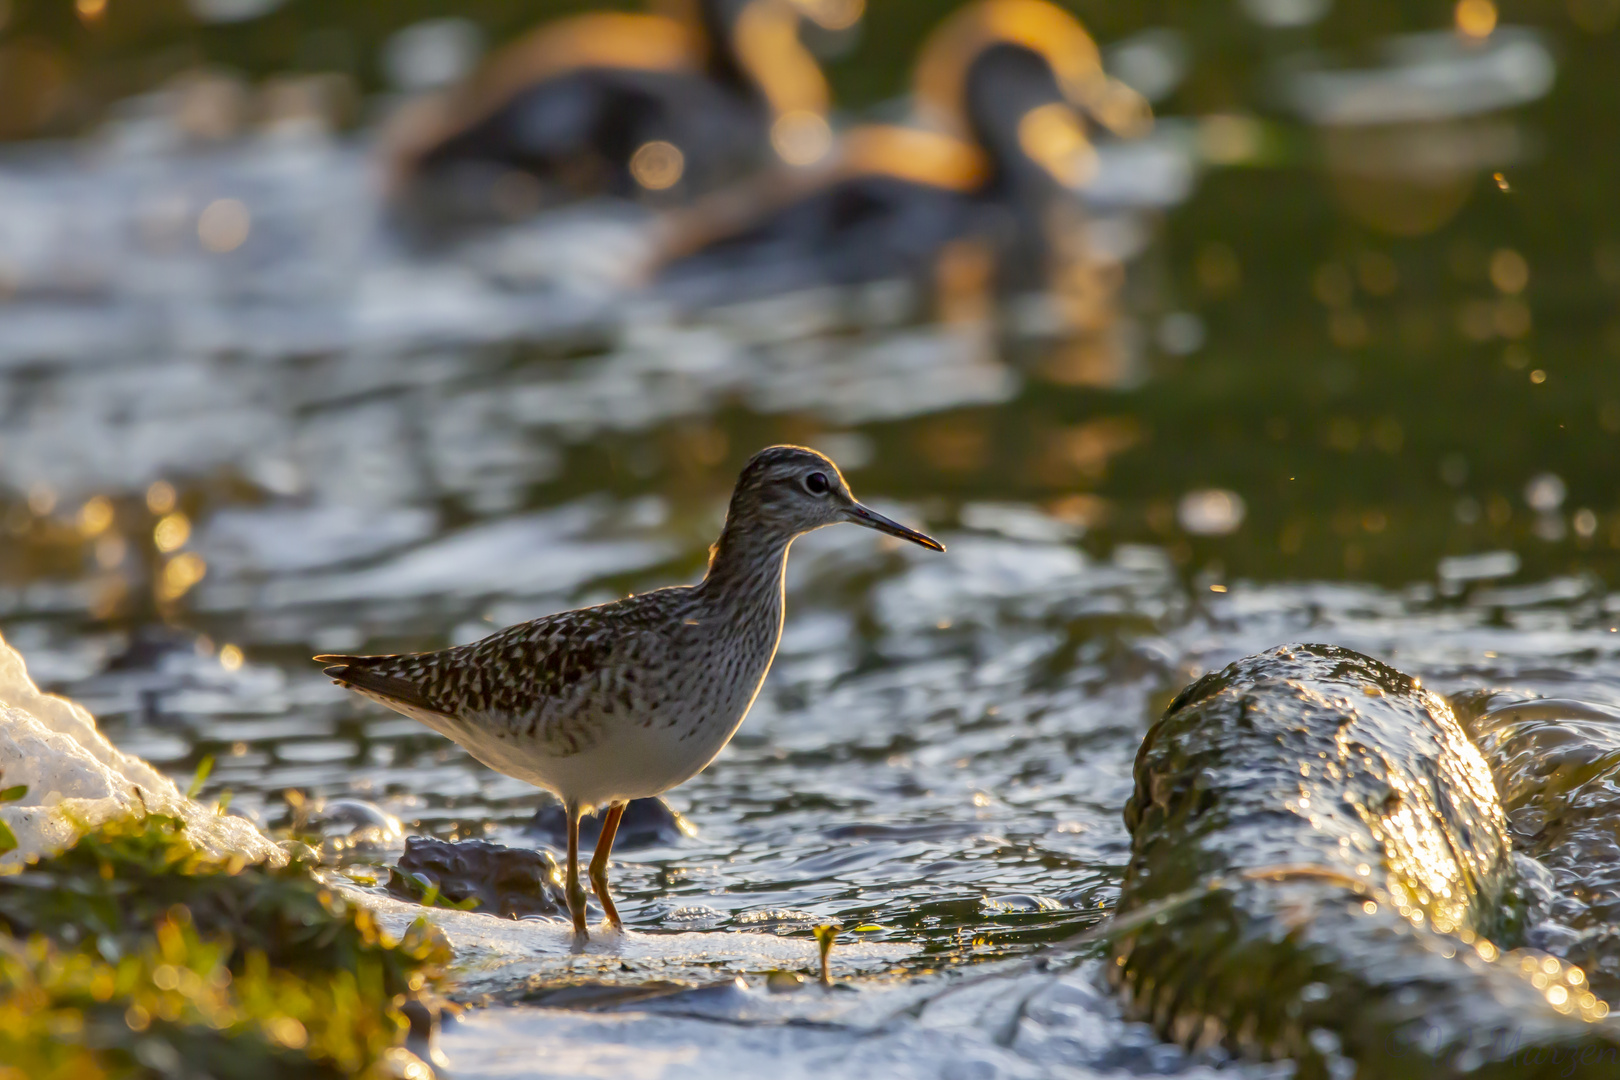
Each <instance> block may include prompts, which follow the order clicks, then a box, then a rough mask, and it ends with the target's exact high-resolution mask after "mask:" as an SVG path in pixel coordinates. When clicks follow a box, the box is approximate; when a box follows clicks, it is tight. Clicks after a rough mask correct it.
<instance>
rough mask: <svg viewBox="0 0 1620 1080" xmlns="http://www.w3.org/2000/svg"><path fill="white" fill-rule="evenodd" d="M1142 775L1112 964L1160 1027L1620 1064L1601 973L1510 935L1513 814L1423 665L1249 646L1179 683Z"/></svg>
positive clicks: (1445, 1067) (1434, 1062)
mask: <svg viewBox="0 0 1620 1080" xmlns="http://www.w3.org/2000/svg"><path fill="white" fill-rule="evenodd" d="M1135 778H1136V790H1135V793H1134V794H1133V795H1132V797H1131V799H1130V802H1129V804H1128V805H1127V807H1126V810H1125V821H1126V825H1127V826H1128V827H1129V829H1130V830H1131V833H1132V852H1131V861H1130V865H1129V867H1128V869H1127V871H1126V876H1125V881H1124V885H1123V888H1122V891H1121V897H1120V904H1119V908H1118V912H1117V914H1116V917H1115V922H1114V923H1113V925H1112V927H1111V928H1110V929H1109V930H1108V931H1107V933H1108V936H1109V937H1110V938H1111V940H1112V941H1113V943H1114V957H1113V958H1114V964H1113V965H1111V970H1112V972H1113V973H1114V975H1115V976H1116V979H1117V983H1118V986H1119V988H1120V990H1121V992H1122V994H1123V996H1124V997H1125V999H1126V1002H1127V1005H1128V1007H1129V1009H1130V1011H1132V1012H1133V1013H1134V1014H1135V1015H1137V1016H1139V1017H1141V1018H1142V1019H1145V1020H1147V1021H1149V1022H1150V1023H1152V1024H1153V1025H1154V1026H1155V1027H1156V1028H1157V1029H1158V1030H1159V1031H1160V1032H1161V1034H1163V1035H1164V1036H1166V1037H1167V1038H1171V1039H1173V1040H1176V1041H1178V1042H1182V1043H1184V1044H1188V1045H1193V1046H1199V1045H1216V1044H1218V1045H1222V1046H1224V1047H1225V1048H1226V1049H1227V1050H1228V1051H1231V1052H1235V1053H1237V1054H1240V1055H1243V1056H1249V1057H1259V1058H1282V1057H1292V1058H1295V1059H1297V1060H1298V1062H1299V1073H1298V1075H1301V1076H1306V1077H1316V1076H1323V1077H1325V1076H1330V1075H1332V1076H1337V1075H1340V1074H1341V1073H1344V1072H1346V1070H1347V1069H1348V1072H1349V1074H1350V1075H1358V1076H1368V1077H1372V1076H1376V1077H1388V1078H1395V1080H1398V1078H1405V1077H1411V1078H1413V1080H1417V1078H1424V1080H1427V1078H1430V1077H1450V1076H1457V1077H1461V1076H1464V1075H1467V1076H1476V1077H1484V1076H1504V1077H1505V1076H1513V1077H1534V1076H1541V1075H1546V1076H1554V1075H1557V1076H1565V1077H1568V1076H1580V1077H1585V1076H1591V1077H1597V1076H1613V1075H1616V1071H1615V1070H1616V1065H1617V1063H1620V1032H1617V1030H1616V1028H1615V1026H1614V1025H1613V1023H1612V1022H1608V1021H1603V1020H1601V1019H1600V1018H1601V1017H1602V1016H1603V1015H1604V1014H1605V1013H1606V1011H1607V1006H1606V1005H1605V1003H1603V1002H1601V1001H1599V1000H1598V999H1597V998H1596V997H1595V996H1594V995H1593V994H1592V993H1591V992H1590V990H1589V988H1588V987H1587V986H1586V985H1585V981H1584V973H1582V972H1580V971H1579V970H1578V969H1575V968H1573V967H1571V966H1570V965H1568V964H1566V963H1563V962H1561V961H1559V960H1557V959H1555V958H1553V957H1550V956H1545V955H1542V954H1537V953H1530V952H1528V951H1525V952H1518V953H1511V952H1505V950H1507V949H1510V948H1512V947H1513V946H1514V945H1515V944H1517V939H1518V938H1519V936H1520V935H1521V934H1522V923H1523V919H1524V909H1525V904H1524V901H1523V900H1522V899H1521V896H1520V893H1519V890H1518V888H1517V879H1516V876H1515V872H1514V863H1513V858H1512V852H1511V848H1510V843H1509V840H1508V832H1507V825H1506V819H1505V817H1504V814H1503V811H1502V807H1501V804H1500V802H1499V800H1498V798H1497V794H1496V789H1495V786H1494V784H1493V782H1492V779H1491V774H1490V771H1489V769H1488V768H1487V767H1486V764H1485V761H1484V759H1483V758H1482V757H1481V755H1480V753H1479V751H1478V749H1477V748H1476V747H1475V746H1474V744H1473V743H1472V742H1470V741H1469V739H1468V737H1467V735H1466V734H1465V733H1464V731H1463V729H1462V728H1461V726H1460V725H1459V724H1458V722H1457V720H1456V718H1455V717H1454V716H1453V715H1452V713H1451V710H1450V708H1449V706H1448V705H1447V704H1446V702H1445V701H1444V700H1443V699H1441V698H1440V697H1438V696H1437V695H1434V694H1432V693H1429V692H1427V691H1425V690H1423V689H1422V688H1421V686H1420V685H1419V683H1418V681H1417V680H1416V679H1413V678H1411V677H1410V676H1407V675H1405V674H1402V673H1401V672H1399V671H1396V670H1395V669H1393V668H1390V667H1388V666H1387V665H1384V664H1381V663H1379V662H1378V661H1376V660H1373V659H1371V658H1369V657H1366V656H1362V655H1360V654H1357V653H1354V652H1351V651H1349V650H1347V649H1341V648H1336V647H1333V646H1324V645H1290V646H1284V647H1280V648H1277V649H1273V650H1271V651H1269V652H1266V653H1263V654H1260V655H1258V656H1251V657H1248V658H1245V659H1243V660H1239V661H1237V662H1236V663H1234V664H1232V665H1230V666H1229V667H1227V668H1225V669H1224V670H1222V671H1219V672H1216V673H1213V674H1211V675H1207V676H1205V677H1204V678H1203V679H1200V680H1199V681H1198V682H1196V683H1194V684H1193V685H1192V686H1191V687H1189V688H1188V689H1187V690H1185V691H1183V692H1182V694H1181V695H1180V696H1178V697H1177V698H1176V699H1175V701H1174V702H1172V703H1171V705H1170V707H1169V708H1168V709H1167V710H1166V712H1165V714H1164V716H1163V717H1162V718H1161V719H1160V720H1159V721H1158V722H1157V723H1156V724H1155V725H1154V726H1153V728H1152V729H1151V730H1150V731H1149V732H1148V735H1147V738H1146V740H1145V741H1144V742H1143V745H1142V748H1141V750H1140V752H1139V753H1138V755H1137V760H1136V777H1135ZM1537 1055H1539V1057H1538V1056H1537Z"/></svg>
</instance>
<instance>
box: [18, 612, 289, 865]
mask: <svg viewBox="0 0 1620 1080" xmlns="http://www.w3.org/2000/svg"><path fill="white" fill-rule="evenodd" d="M18 785H21V786H24V787H26V788H27V792H26V793H25V794H24V795H23V796H22V797H21V798H20V799H17V800H14V801H10V802H6V803H4V804H3V805H0V820H4V821H5V823H6V824H7V825H8V826H10V828H11V831H12V832H13V833H14V834H15V835H16V838H17V842H18V846H17V848H16V849H15V850H13V851H10V852H8V853H7V854H5V855H3V856H0V872H4V871H6V870H8V869H12V870H14V869H16V868H18V867H20V866H22V865H23V864H24V863H25V862H26V861H27V860H29V859H31V858H40V857H44V856H49V855H53V854H55V853H56V852H59V851H61V850H62V849H63V848H65V847H68V846H69V845H70V844H72V843H73V841H74V840H75V839H76V838H77V837H78V836H79V834H80V833H81V832H83V831H84V830H86V829H93V828H96V827H97V826H100V825H104V824H106V823H107V822H109V821H113V820H116V819H119V818H124V817H129V816H132V815H136V816H139V815H143V814H147V813H157V814H167V815H170V816H172V817H175V818H178V819H180V820H181V821H183V822H184V823H185V832H186V836H187V838H188V839H190V840H191V842H192V843H193V844H195V845H196V846H197V848H198V849H199V850H201V851H203V852H205V853H207V854H208V855H210V856H213V857H215V858H226V857H229V856H231V855H240V856H242V857H243V858H246V859H248V860H250V861H254V862H258V861H268V862H269V863H271V864H272V865H278V866H279V865H281V864H283V863H285V862H286V861H287V857H286V855H285V854H284V853H283V852H282V850H281V849H280V848H279V847H278V846H277V845H276V844H275V842H274V841H272V840H271V839H270V838H269V837H267V836H265V835H264V834H263V833H262V832H260V831H259V830H258V829H257V828H255V827H254V826H253V824H252V822H249V821H247V820H246V819H245V818H239V817H230V816H227V815H223V814H218V813H215V812H214V810H213V809H212V808H211V807H206V806H203V805H202V804H200V803H198V802H196V801H195V800H193V799H190V798H187V797H186V795H185V794H184V793H183V792H181V791H180V789H179V788H178V787H176V786H175V784H174V781H172V780H170V779H169V778H168V777H166V776H164V775H162V774H161V773H159V772H158V771H157V770H156V769H154V768H152V766H150V765H148V764H147V763H146V762H144V761H142V760H141V759H140V758H138V757H134V756H133V755H130V754H126V753H124V752H123V751H122V750H120V749H118V748H117V747H116V746H114V745H113V744H112V743H110V742H108V741H107V738H106V736H104V735H102V734H101V732H100V731H98V730H97V729H96V721H95V718H94V717H92V716H91V715H90V713H89V712H88V711H86V710H85V708H84V707H83V706H81V705H79V704H77V703H75V702H72V701H69V700H68V699H67V698H62V697H57V696H55V695H53V694H46V693H43V692H42V691H41V690H40V689H39V687H37V686H35V685H34V682H33V680H32V679H30V678H29V677H28V669H27V666H26V665H25V664H24V662H23V658H22V655H21V654H20V653H18V652H17V651H16V650H15V649H13V648H12V647H11V646H10V645H8V644H6V642H5V641H4V639H0V786H3V787H6V788H11V787H15V786H18Z"/></svg>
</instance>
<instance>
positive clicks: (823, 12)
mask: <svg viewBox="0 0 1620 1080" xmlns="http://www.w3.org/2000/svg"><path fill="white" fill-rule="evenodd" d="M793 6H794V7H796V8H798V9H799V11H800V12H801V13H802V14H803V15H804V16H805V17H806V18H808V19H810V20H811V21H813V22H814V23H815V24H816V25H817V26H819V27H821V28H822V29H823V30H848V29H849V28H850V27H852V26H854V25H855V24H856V23H858V22H860V21H861V17H862V16H863V15H865V14H866V0H793Z"/></svg>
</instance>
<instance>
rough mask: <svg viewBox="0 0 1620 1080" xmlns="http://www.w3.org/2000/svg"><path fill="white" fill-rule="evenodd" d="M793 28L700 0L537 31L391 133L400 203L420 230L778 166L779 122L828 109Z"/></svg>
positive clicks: (777, 2) (758, 7)
mask: <svg viewBox="0 0 1620 1080" xmlns="http://www.w3.org/2000/svg"><path fill="white" fill-rule="evenodd" d="M797 19H798V15H797V12H796V9H793V8H792V7H790V6H789V5H788V3H787V0H704V2H703V3H701V4H696V5H693V11H692V12H691V17H689V18H685V19H675V18H669V17H665V16H662V15H631V14H623V13H595V14H588V15H582V16H575V17H573V18H570V19H563V20H559V21H558V22H556V23H553V24H549V25H547V26H543V27H541V28H539V29H537V30H535V31H534V32H532V33H531V34H530V35H529V36H527V37H526V38H523V39H521V40H519V41H518V42H516V43H514V44H513V45H511V46H508V47H507V48H506V49H505V50H503V51H502V52H500V53H498V54H496V55H495V56H494V57H493V58H492V59H491V60H490V62H489V63H488V64H486V65H485V66H484V67H483V68H482V69H481V70H480V71H479V72H478V73H476V74H475V75H474V77H473V78H472V79H470V80H469V81H468V82H467V84H466V85H464V86H462V87H459V88H458V89H457V90H456V91H455V92H454V93H452V94H449V95H447V96H446V97H445V98H443V99H441V100H437V101H434V102H429V103H424V104H423V105H422V106H420V107H418V108H416V109H413V110H410V111H408V112H407V113H406V114H405V117H404V119H403V120H402V121H401V122H400V123H399V124H398V125H396V131H395V134H394V137H393V138H392V139H391V140H390V157H391V159H392V171H393V174H394V182H395V186H396V195H397V196H398V201H399V203H400V204H401V206H402V207H403V208H404V209H406V210H407V211H409V212H410V213H411V215H412V217H413V219H415V220H417V221H418V222H419V223H427V224H440V225H442V224H446V223H452V224H454V223H463V224H464V223H468V222H476V221H478V220H481V219H486V220H493V219H498V218H501V217H505V218H513V217H517V216H521V215H523V214H525V213H528V212H532V211H533V210H536V209H539V208H540V207H542V206H545V205H555V204H557V203H560V202H566V201H570V200H573V199H578V198H582V197H588V196H592V195H612V196H619V197H626V198H642V197H653V198H656V199H658V200H659V201H661V202H666V203H667V202H669V201H671V200H680V199H685V198H689V197H691V196H693V195H695V194H698V193H701V192H705V191H709V190H712V189H713V188H715V187H717V186H719V185H721V184H723V183H726V182H729V181H733V180H736V179H737V178H739V177H741V176H744V175H746V174H748V173H750V172H752V171H754V170H756V169H758V168H760V167H761V166H763V165H765V164H767V163H768V162H772V161H775V160H776V158H775V156H774V153H773V148H772V147H773V144H772V131H773V124H774V123H775V122H776V121H777V120H780V119H781V118H782V117H783V116H784V115H785V114H787V113H804V114H808V115H810V116H812V117H820V116H822V115H823V114H824V113H825V111H826V108H827V93H826V86H825V82H824V80H823V79H822V77H821V74H820V71H819V69H818V68H817V67H816V65H815V62H814V60H813V59H812V58H811V57H810V56H809V54H808V53H807V52H805V51H804V50H803V49H802V47H800V46H799V45H798V43H797V40H796V38H795V36H794V32H795V31H794V28H795V27H796V25H797ZM822 122H824V121H822ZM650 145H660V146H663V147H665V148H666V157H665V159H664V163H663V166H662V167H661V168H660V169H658V170H654V171H653V172H651V173H649V172H648V171H647V170H646V169H641V170H639V171H638V168H637V166H636V155H637V152H638V151H639V150H641V149H643V148H645V147H648V146H650ZM667 148H673V150H674V152H675V157H674V161H675V164H673V165H671V164H670V158H669V156H668V150H667ZM514 179H516V180H517V183H515V184H514Z"/></svg>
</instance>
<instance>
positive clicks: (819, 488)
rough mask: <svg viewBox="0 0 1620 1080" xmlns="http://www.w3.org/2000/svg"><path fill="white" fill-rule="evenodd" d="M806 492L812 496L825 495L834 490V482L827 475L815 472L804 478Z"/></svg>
mask: <svg viewBox="0 0 1620 1080" xmlns="http://www.w3.org/2000/svg"><path fill="white" fill-rule="evenodd" d="M804 490H806V491H808V492H809V493H810V494H812V495H825V494H827V492H829V491H831V490H832V481H830V480H828V479H827V474H826V473H820V472H813V473H811V474H810V475H809V476H807V477H805V478H804Z"/></svg>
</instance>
